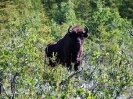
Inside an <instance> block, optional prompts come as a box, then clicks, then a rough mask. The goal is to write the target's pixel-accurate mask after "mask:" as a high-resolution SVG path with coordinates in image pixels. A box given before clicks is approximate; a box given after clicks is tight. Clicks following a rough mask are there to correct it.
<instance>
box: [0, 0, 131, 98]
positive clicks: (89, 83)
mask: <svg viewBox="0 0 133 99" xmlns="http://www.w3.org/2000/svg"><path fill="white" fill-rule="evenodd" d="M77 24H79V25H82V26H87V27H88V28H89V37H88V38H87V39H86V41H85V44H84V56H83V60H82V64H81V66H80V67H81V68H80V69H79V71H77V72H74V71H68V70H67V68H65V67H64V66H61V65H59V66H56V67H55V68H51V67H50V66H48V65H47V64H46V63H45V62H44V60H45V57H44V56H45V55H44V49H45V47H46V45H47V44H49V43H53V42H55V41H58V40H59V39H60V38H62V37H63V36H64V35H65V33H66V32H67V29H68V27H69V26H71V25H72V26H73V25H77ZM119 98H121V99H129V98H133V1H132V0H1V1H0V99H119Z"/></svg>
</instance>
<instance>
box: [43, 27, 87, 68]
mask: <svg viewBox="0 0 133 99" xmlns="http://www.w3.org/2000/svg"><path fill="white" fill-rule="evenodd" d="M87 36H88V28H87V27H85V28H81V27H80V26H74V27H72V26H70V27H69V28H68V32H67V33H66V35H65V36H64V37H63V38H62V39H60V40H59V41H58V42H56V43H54V44H48V45H47V47H46V48H45V54H46V57H47V59H48V60H49V61H48V62H49V65H50V66H52V67H54V66H56V65H57V64H62V65H65V66H67V67H68V69H69V70H71V69H72V63H73V64H74V70H75V71H77V70H78V67H79V65H80V63H81V59H82V53H83V42H84V39H85V38H86V37H87ZM53 57H54V59H53Z"/></svg>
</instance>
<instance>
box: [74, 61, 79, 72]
mask: <svg viewBox="0 0 133 99" xmlns="http://www.w3.org/2000/svg"><path fill="white" fill-rule="evenodd" d="M79 65H80V62H76V63H75V64H74V70H75V71H77V70H78V69H79Z"/></svg>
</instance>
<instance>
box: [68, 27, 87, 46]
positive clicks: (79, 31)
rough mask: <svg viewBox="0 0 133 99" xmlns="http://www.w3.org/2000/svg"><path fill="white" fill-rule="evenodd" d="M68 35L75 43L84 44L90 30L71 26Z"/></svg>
mask: <svg viewBox="0 0 133 99" xmlns="http://www.w3.org/2000/svg"><path fill="white" fill-rule="evenodd" d="M68 34H69V37H70V38H71V39H73V41H74V42H76V43H80V44H82V42H83V40H84V38H86V37H88V28H87V27H85V28H81V27H80V26H74V27H72V26H70V27H69V28H68Z"/></svg>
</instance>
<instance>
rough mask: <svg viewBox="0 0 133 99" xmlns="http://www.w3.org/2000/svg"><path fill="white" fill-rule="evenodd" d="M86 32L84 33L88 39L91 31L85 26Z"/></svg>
mask: <svg viewBox="0 0 133 99" xmlns="http://www.w3.org/2000/svg"><path fill="white" fill-rule="evenodd" d="M84 31H85V33H84V37H88V32H89V29H88V27H87V26H85V28H84Z"/></svg>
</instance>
